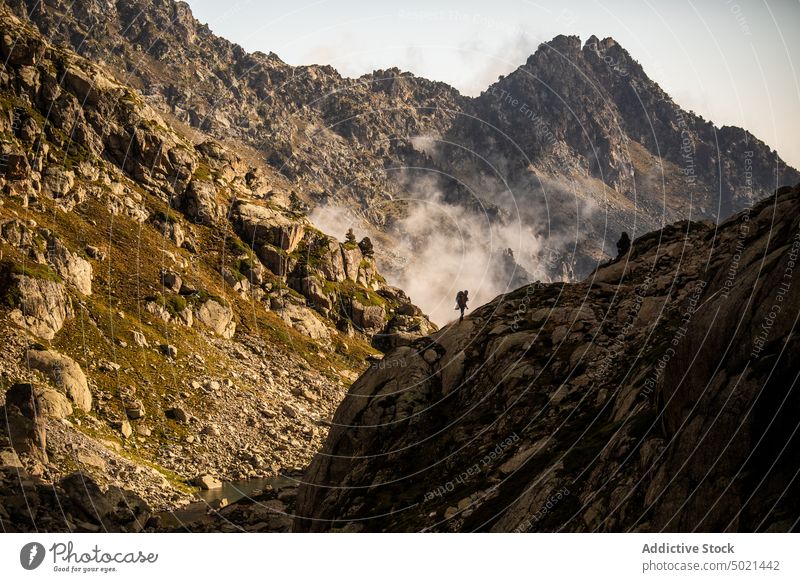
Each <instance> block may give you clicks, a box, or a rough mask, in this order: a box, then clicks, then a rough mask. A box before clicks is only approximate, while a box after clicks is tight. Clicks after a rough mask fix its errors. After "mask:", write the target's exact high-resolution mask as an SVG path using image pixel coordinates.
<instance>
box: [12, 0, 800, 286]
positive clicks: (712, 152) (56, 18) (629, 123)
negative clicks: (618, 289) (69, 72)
mask: <svg viewBox="0 0 800 582" xmlns="http://www.w3.org/2000/svg"><path fill="white" fill-rule="evenodd" d="M9 5H10V6H11V7H12V8H13V9H14V10H15V11H16V12H17V14H19V15H21V16H23V17H26V18H30V20H31V22H32V23H34V24H35V25H36V26H38V27H39V29H40V30H41V31H42V33H43V34H44V35H45V36H46V37H48V38H49V39H52V40H53V42H58V43H64V44H67V45H70V46H72V47H73V48H74V49H75V50H76V51H78V52H80V53H81V54H84V55H86V56H88V57H90V58H92V59H96V60H100V61H101V62H103V63H105V65H106V66H108V67H111V68H112V69H115V70H117V71H119V72H120V75H121V78H123V79H125V82H127V83H129V84H131V85H134V86H136V87H138V88H140V89H141V90H142V91H143V93H144V94H145V98H146V99H147V100H148V102H149V103H150V104H151V105H153V106H154V107H156V108H157V109H159V110H160V111H162V113H164V114H167V115H170V116H175V117H176V118H177V119H179V120H180V121H182V122H183V123H186V124H187V125H189V126H191V127H194V128H199V129H202V130H203V131H206V132H209V133H210V134H212V135H214V136H215V137H216V138H218V139H221V140H223V141H228V140H232V141H233V142H236V144H237V148H238V149H240V150H241V151H249V152H250V153H251V155H253V156H257V157H260V158H261V159H264V160H266V161H267V162H268V163H269V164H270V165H271V166H272V167H273V168H275V169H276V170H277V171H279V172H280V173H282V174H283V175H284V176H286V178H287V179H288V180H289V182H290V183H291V187H292V189H294V190H295V192H296V194H297V195H298V196H299V197H300V198H302V199H303V200H304V201H305V203H307V204H308V205H309V206H310V207H312V208H325V207H327V206H328V205H334V206H336V207H344V208H348V209H351V210H352V211H355V212H356V214H358V215H359V216H360V217H363V218H364V220H365V224H364V228H370V229H373V231H374V232H373V233H372V234H373V235H375V236H381V235H384V236H388V237H390V239H391V238H397V237H402V232H401V230H399V229H401V227H402V219H403V217H405V216H407V215H408V213H409V208H410V207H409V204H408V202H407V201H403V200H407V199H412V200H423V201H427V202H430V201H431V198H430V196H431V194H430V190H431V189H420V188H419V187H417V186H416V182H418V180H419V178H421V177H424V178H425V179H428V180H431V181H433V182H434V184H435V190H436V191H438V192H440V193H441V194H442V197H441V199H439V198H436V199H434V201H435V202H436V203H441V202H442V201H444V202H445V203H447V204H454V205H456V206H457V207H459V208H468V209H471V211H473V212H474V213H476V214H477V215H483V214H484V213H485V214H486V215H487V216H488V218H489V220H490V222H493V223H495V224H497V225H509V224H512V225H513V224H517V223H519V224H521V226H522V227H523V231H524V237H523V239H522V240H520V241H518V243H517V247H518V248H514V251H515V252H516V257H517V260H518V262H519V263H520V264H521V265H522V266H523V267H524V268H526V269H527V270H528V271H531V272H535V273H536V275H537V276H538V278H541V279H542V280H548V281H549V280H558V279H562V278H564V277H567V278H572V279H574V278H575V277H581V276H583V275H585V274H587V273H588V272H590V271H591V270H592V269H593V268H594V267H595V266H596V265H597V264H598V262H600V261H602V260H605V259H606V258H607V257H608V255H610V254H613V243H614V242H615V241H616V238H615V237H616V236H617V233H618V232H619V231H622V230H627V231H628V232H632V233H633V234H634V236H639V235H640V234H643V233H645V232H648V231H650V230H653V229H656V228H660V227H662V226H663V225H665V224H668V223H670V222H673V221H676V220H682V219H692V220H699V219H712V220H715V221H718V220H722V219H724V218H726V217H727V216H729V215H730V214H731V213H733V212H737V211H740V210H742V209H743V208H745V207H746V206H748V205H751V204H752V203H754V202H755V201H757V200H759V199H761V198H763V197H765V196H767V195H768V194H769V193H770V192H772V191H773V190H774V189H775V188H777V187H779V186H780V185H782V184H785V183H795V182H796V181H797V180H798V179H800V175H799V174H798V173H797V171H796V170H794V169H793V168H790V167H787V166H786V164H785V163H784V162H783V161H782V160H781V159H780V157H779V156H778V155H777V153H776V152H774V151H772V150H771V149H770V148H769V147H767V146H766V145H765V144H764V143H763V142H761V141H759V140H758V139H757V138H755V137H754V136H752V135H751V134H750V133H748V132H746V131H745V130H742V129H740V128H735V127H722V128H716V127H715V126H714V125H713V124H711V123H710V122H708V121H706V120H704V119H702V118H701V117H699V116H697V115H696V114H694V113H692V112H687V111H684V110H682V109H681V108H680V107H679V106H678V105H677V104H676V103H674V102H673V101H672V99H671V98H670V97H669V96H668V95H667V94H666V93H665V92H664V91H663V90H662V89H661V88H660V87H659V86H658V85H657V84H656V83H655V82H654V81H653V80H651V79H650V78H649V77H648V76H647V75H646V73H645V72H644V71H643V70H642V67H641V66H640V65H639V64H638V63H637V62H636V61H635V60H634V59H633V58H632V57H631V55H630V54H629V53H628V52H627V51H625V49H624V48H622V47H621V46H619V44H618V43H616V42H615V41H614V40H613V39H610V38H607V39H603V40H600V39H598V38H596V37H591V38H590V39H588V40H587V41H586V43H584V44H583V46H581V41H580V39H578V38H577V37H574V36H558V37H556V38H554V39H553V40H552V41H550V42H548V43H543V44H542V45H541V46H540V47H539V48H538V50H537V51H536V52H535V53H534V54H533V55H531V57H530V58H529V59H528V60H527V62H526V63H525V64H524V65H522V66H520V67H519V68H518V69H517V70H515V71H513V72H512V73H511V74H509V75H507V76H505V77H504V78H502V79H500V80H499V81H498V82H497V83H495V84H494V85H492V86H491V87H490V88H488V90H487V91H486V92H484V93H483V94H482V95H480V96H479V97H477V98H474V99H472V98H467V97H464V96H461V95H460V94H459V93H458V91H457V90H455V89H453V88H452V87H449V86H447V85H446V84H444V83H436V82H432V81H428V80H426V79H423V78H419V77H415V76H413V75H411V74H409V73H403V72H401V71H399V70H397V69H390V70H386V71H375V72H373V73H372V74H368V75H364V76H362V77H360V78H358V79H346V78H343V77H341V76H340V75H339V74H338V73H337V72H336V71H335V70H334V69H333V68H332V67H330V66H325V65H309V66H297V67H293V66H290V65H287V64H286V63H284V62H283V61H281V60H280V59H279V58H278V56H277V55H275V54H273V53H270V54H268V55H265V54H263V53H253V54H249V53H247V52H246V51H245V50H244V49H242V48H241V47H240V46H238V45H236V44H233V43H231V42H229V41H227V40H225V39H223V38H220V37H218V36H216V35H214V34H213V32H212V31H211V30H210V29H209V28H208V26H207V25H204V24H201V23H199V22H198V21H197V20H196V19H195V18H194V17H193V16H192V14H191V11H190V9H189V6H188V5H187V4H185V3H182V2H174V1H173V0H158V1H156V2H143V1H141V0H133V1H131V0H124V1H123V0H119V1H111V0H105V1H100V0H78V1H77V2H74V3H66V2H63V1H60V0H59V1H51V2H46V3H41V2H38V1H36V0H27V1H23V0H14V1H11V2H9ZM420 140H422V141H423V142H425V143H426V144H427V145H424V146H422V147H420V145H419V144H420ZM576 207H577V208H576ZM576 223H577V224H578V226H579V228H578V234H576V233H575V232H574V230H575V229H574V227H573V225H574V224H576ZM391 246H392V245H391V244H387V245H384V247H385V248H387V249H388V248H390V247H391ZM379 258H380V259H381V261H382V262H383V263H384V265H385V267H386V268H387V269H390V270H394V269H397V270H403V269H404V268H405V267H404V265H403V264H402V263H401V262H398V260H397V259H398V258H397V257H393V256H392V255H391V254H390V253H383V251H381V250H379ZM500 275H502V273H500V274H499V275H498V276H500Z"/></svg>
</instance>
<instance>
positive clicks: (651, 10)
mask: <svg viewBox="0 0 800 582" xmlns="http://www.w3.org/2000/svg"><path fill="white" fill-rule="evenodd" d="M189 4H190V6H191V7H192V10H193V12H194V14H195V16H196V17H197V18H198V19H199V20H200V21H201V22H206V23H208V25H209V26H210V27H211V29H212V30H213V31H214V32H215V33H217V34H219V35H222V36H224V37H226V38H228V39H229V40H232V41H234V42H236V43H238V44H240V45H242V46H243V47H244V48H245V49H247V50H249V51H255V50H260V51H263V52H269V51H272V52H275V53H277V54H278V56H280V57H281V58H282V59H283V60H284V61H286V62H287V63H290V64H292V65H300V64H311V63H319V64H331V65H333V66H334V67H335V68H336V69H338V70H339V72H340V73H342V74H343V75H346V76H359V75H362V74H364V73H367V72H371V71H373V70H374V69H378V68H388V67H391V66H398V67H400V68H401V69H404V70H408V71H411V72H413V73H414V74H417V75H420V76H424V77H428V78H430V79H435V80H440V81H446V82H447V83H450V84H451V85H453V86H455V87H457V88H458V89H459V90H461V91H462V92H463V93H465V94H468V95H476V94H478V93H480V91H481V90H482V89H485V88H486V87H487V86H488V85H489V84H490V83H491V82H493V81H495V80H496V79H497V76H498V75H500V74H505V73H508V72H510V71H512V70H514V69H515V68H516V67H517V66H519V65H520V64H522V63H524V62H525V60H526V58H527V57H528V55H530V54H531V53H533V52H534V51H535V50H536V47H537V46H538V45H539V43H541V42H544V41H547V40H550V39H551V38H552V37H554V36H555V35H557V34H577V35H578V36H580V37H581V39H582V40H586V38H588V37H589V36H590V35H592V34H594V35H596V36H598V37H600V38H604V37H607V36H611V37H613V38H615V39H616V40H617V41H618V42H619V43H620V44H622V46H624V47H625V48H626V49H628V51H629V52H630V53H631V55H632V56H633V58H635V59H636V60H638V61H639V62H640V63H641V64H642V66H643V67H644V69H645V71H646V72H647V73H648V74H649V75H650V77H652V78H653V79H655V80H656V81H657V82H658V83H659V84H660V85H661V86H662V87H663V88H664V89H665V90H666V91H667V92H668V93H669V94H670V95H672V97H673V98H674V99H675V100H676V101H677V102H678V103H679V104H680V105H682V106H683V107H684V108H686V109H692V110H694V111H695V112H697V113H699V114H701V115H702V116H703V117H705V118H706V119H710V120H712V121H714V122H715V123H716V124H717V125H739V126H742V127H745V128H747V129H749V130H750V131H752V132H753V133H754V134H755V135H756V136H758V137H759V138H761V139H763V140H764V141H765V142H767V143H768V144H769V145H770V146H771V147H773V148H775V149H777V150H778V152H779V153H780V154H781V156H782V157H783V158H784V159H785V160H786V161H787V162H789V163H790V164H792V165H793V166H795V167H796V168H800V80H799V79H798V73H800V35H798V34H797V32H796V31H797V29H798V28H800V0H769V1H764V0H762V1H758V0H694V1H689V0H658V1H656V0H643V1H638V2H634V1H630V0H628V1H623V0H603V1H593V0H583V1H580V2H567V1H565V0H535V1H528V0H490V1H486V0H484V1H483V2H477V1H474V0H447V1H433V0H428V1H427V2H426V1H424V0H401V1H400V2H383V1H380V0H373V1H372V2H356V1H354V0H339V1H334V0H297V1H295V2H283V1H277V0H275V1H270V2H259V1H256V0H229V1H227V2H224V3H223V2H220V1H219V0H189Z"/></svg>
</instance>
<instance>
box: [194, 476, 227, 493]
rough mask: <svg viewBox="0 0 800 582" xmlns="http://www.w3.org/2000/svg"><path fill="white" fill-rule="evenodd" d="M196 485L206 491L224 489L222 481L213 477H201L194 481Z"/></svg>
mask: <svg viewBox="0 0 800 582" xmlns="http://www.w3.org/2000/svg"><path fill="white" fill-rule="evenodd" d="M194 484H195V485H197V486H198V487H200V489H204V490H206V491H207V490H209V489H222V481H220V480H219V479H217V478H216V477H214V476H213V475H200V476H198V477H196V478H195V479H194Z"/></svg>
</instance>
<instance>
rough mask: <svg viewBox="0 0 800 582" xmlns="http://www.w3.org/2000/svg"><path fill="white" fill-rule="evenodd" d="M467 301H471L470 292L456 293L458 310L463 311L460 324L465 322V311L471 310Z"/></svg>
mask: <svg viewBox="0 0 800 582" xmlns="http://www.w3.org/2000/svg"><path fill="white" fill-rule="evenodd" d="M467 301H469V291H459V292H458V293H456V309H460V310H461V317H460V318H459V320H458V321H459V323H460V322H462V321H464V310H465V309H469V307H467Z"/></svg>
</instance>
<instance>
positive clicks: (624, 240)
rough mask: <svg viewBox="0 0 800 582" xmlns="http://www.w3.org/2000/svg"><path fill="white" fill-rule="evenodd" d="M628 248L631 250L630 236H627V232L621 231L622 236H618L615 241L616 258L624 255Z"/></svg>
mask: <svg viewBox="0 0 800 582" xmlns="http://www.w3.org/2000/svg"><path fill="white" fill-rule="evenodd" d="M629 250H631V237H629V236H628V233H627V232H623V233H622V236H620V237H619V241H617V258H618V259H619V258H620V257H624V256H625V255H627V254H628V251H629Z"/></svg>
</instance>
